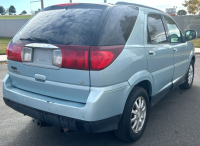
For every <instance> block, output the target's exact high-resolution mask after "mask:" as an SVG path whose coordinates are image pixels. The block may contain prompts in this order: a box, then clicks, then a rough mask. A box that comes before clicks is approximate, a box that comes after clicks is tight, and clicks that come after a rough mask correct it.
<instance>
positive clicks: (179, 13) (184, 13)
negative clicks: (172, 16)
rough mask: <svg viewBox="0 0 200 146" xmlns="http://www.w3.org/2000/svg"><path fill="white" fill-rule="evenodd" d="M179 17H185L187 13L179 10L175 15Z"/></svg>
mask: <svg viewBox="0 0 200 146" xmlns="http://www.w3.org/2000/svg"><path fill="white" fill-rule="evenodd" d="M177 14H178V15H179V16H183V15H187V12H186V11H185V10H179V11H178V13H177Z"/></svg>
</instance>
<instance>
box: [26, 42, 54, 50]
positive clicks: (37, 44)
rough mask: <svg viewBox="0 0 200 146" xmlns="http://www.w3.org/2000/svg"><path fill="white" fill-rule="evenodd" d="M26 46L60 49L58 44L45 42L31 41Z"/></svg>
mask: <svg viewBox="0 0 200 146" xmlns="http://www.w3.org/2000/svg"><path fill="white" fill-rule="evenodd" d="M25 46H26V47H33V48H47V49H58V47H57V46H54V45H51V44H44V43H31V44H27V45H25Z"/></svg>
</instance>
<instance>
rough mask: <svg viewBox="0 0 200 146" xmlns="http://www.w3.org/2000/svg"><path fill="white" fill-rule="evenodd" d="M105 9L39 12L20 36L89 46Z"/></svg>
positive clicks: (69, 9) (55, 42)
mask: <svg viewBox="0 0 200 146" xmlns="http://www.w3.org/2000/svg"><path fill="white" fill-rule="evenodd" d="M102 12H103V10H102V9H97V8H73V9H71V8H68V9H64V8H63V9H57V10H49V11H43V12H40V13H39V14H37V15H36V16H35V17H34V18H33V19H31V20H30V22H28V24H27V25H25V27H24V28H23V29H22V30H21V31H20V32H19V33H18V35H17V37H16V39H15V40H14V41H20V38H30V37H31V38H41V39H46V40H48V43H50V44H62V45H65V44H70V45H83V46H89V45H90V43H91V41H92V37H93V34H94V31H95V30H96V27H97V25H98V22H99V19H100V17H101V14H102Z"/></svg>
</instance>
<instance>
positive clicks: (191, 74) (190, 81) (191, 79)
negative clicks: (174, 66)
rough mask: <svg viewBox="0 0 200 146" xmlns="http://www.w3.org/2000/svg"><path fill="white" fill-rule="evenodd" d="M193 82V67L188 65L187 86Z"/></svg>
mask: <svg viewBox="0 0 200 146" xmlns="http://www.w3.org/2000/svg"><path fill="white" fill-rule="evenodd" d="M192 81H193V66H192V65H191V64H190V68H189V71H188V84H191V83H192Z"/></svg>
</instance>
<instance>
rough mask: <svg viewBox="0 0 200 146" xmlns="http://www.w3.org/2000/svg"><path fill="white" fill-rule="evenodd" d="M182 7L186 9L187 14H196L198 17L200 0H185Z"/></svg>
mask: <svg viewBox="0 0 200 146" xmlns="http://www.w3.org/2000/svg"><path fill="white" fill-rule="evenodd" d="M183 6H184V7H187V10H188V13H189V14H193V15H195V14H198V13H199V15H200V0H185V3H183Z"/></svg>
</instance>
